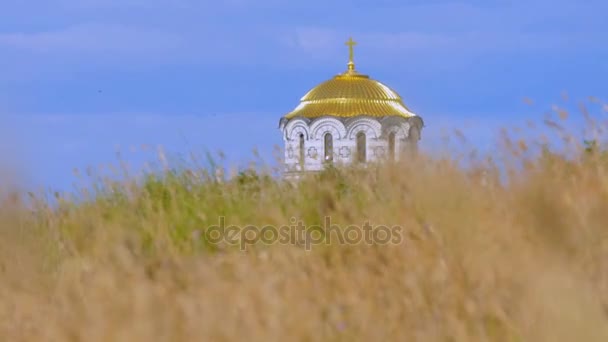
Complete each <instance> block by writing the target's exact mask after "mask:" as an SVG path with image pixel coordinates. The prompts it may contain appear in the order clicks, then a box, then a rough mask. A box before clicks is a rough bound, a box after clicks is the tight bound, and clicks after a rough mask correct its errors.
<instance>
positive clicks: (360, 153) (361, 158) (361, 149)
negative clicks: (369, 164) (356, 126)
mask: <svg viewBox="0 0 608 342" xmlns="http://www.w3.org/2000/svg"><path fill="white" fill-rule="evenodd" d="M366 150H367V146H366V141H365V133H363V132H359V133H357V162H359V163H365V161H366V157H367V156H366Z"/></svg>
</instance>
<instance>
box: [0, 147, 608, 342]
mask: <svg viewBox="0 0 608 342" xmlns="http://www.w3.org/2000/svg"><path fill="white" fill-rule="evenodd" d="M505 145H506V146H510V148H509V149H507V150H505V155H507V154H508V155H510V156H511V159H510V160H511V162H513V161H515V162H516V163H515V164H517V168H514V169H513V170H512V172H506V176H504V175H501V174H500V172H501V170H502V171H509V170H510V169H509V168H501V167H498V166H497V161H492V160H491V159H481V158H478V159H477V160H478V161H477V162H472V163H469V167H468V168H466V169H465V168H463V167H461V166H459V165H460V161H459V160H455V159H450V158H432V157H430V156H424V155H420V156H418V157H417V158H416V159H415V160H412V161H411V162H407V163H393V164H384V165H378V166H371V167H369V168H367V169H365V170H360V169H329V170H327V171H326V172H323V173H321V174H318V175H312V176H309V177H305V178H304V179H302V180H301V181H300V182H298V183H290V182H286V181H282V180H278V179H275V178H273V177H269V176H267V175H265V174H264V173H263V172H260V171H256V170H251V171H247V172H242V173H240V174H239V175H237V176H236V177H233V178H230V179H226V178H222V179H218V178H217V177H216V175H215V174H214V173H211V172H209V171H208V170H207V169H204V168H199V169H196V168H195V169H182V168H180V169H175V170H166V171H164V172H162V173H159V174H157V175H154V176H153V175H147V176H146V177H144V178H143V181H141V180H140V181H136V180H135V179H133V180H124V181H121V182H110V181H106V182H100V183H99V184H97V185H96V191H94V192H93V191H91V190H89V191H85V190H84V189H83V190H82V192H81V193H79V194H73V195H57V198H56V199H54V201H55V200H56V202H57V203H58V204H57V205H51V204H50V201H49V200H47V199H45V198H44V197H40V196H38V195H33V194H29V195H28V194H22V193H19V192H12V193H10V192H6V194H5V195H4V196H3V197H2V201H3V202H2V205H1V207H0V279H2V282H1V283H0V339H1V340H5V341H202V340H209V341H232V340H244V339H250V340H259V341H279V340H286V339H290V340H297V341H309V340H328V341H342V340H343V341H350V340H362V341H385V340H400V341H608V325H607V312H608V311H607V310H608V271H607V270H608V240H607V239H606V235H607V232H608V230H607V229H608V170H607V166H608V164H606V163H605V161H604V156H603V155H602V153H601V152H600V151H599V150H598V147H597V146H595V145H592V144H590V145H588V146H587V147H588V148H587V149H586V150H585V149H584V146H582V147H579V148H578V149H577V153H576V154H574V155H573V156H571V158H568V159H566V158H565V157H562V156H560V155H557V154H554V153H551V152H548V151H545V152H544V153H542V154H540V155H538V156H536V157H534V158H529V157H524V156H525V155H526V152H527V150H528V149H529V148H530V147H529V146H531V145H532V144H531V142H524V141H520V142H511V143H510V144H505ZM515 164H513V165H515ZM222 224H223V228H222ZM231 226H232V227H231Z"/></svg>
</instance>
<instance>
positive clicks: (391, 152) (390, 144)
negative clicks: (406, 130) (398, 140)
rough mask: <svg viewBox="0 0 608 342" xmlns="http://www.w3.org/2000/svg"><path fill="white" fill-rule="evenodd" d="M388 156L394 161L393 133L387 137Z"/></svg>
mask: <svg viewBox="0 0 608 342" xmlns="http://www.w3.org/2000/svg"><path fill="white" fill-rule="evenodd" d="M388 155H389V158H390V160H395V132H391V133H389V135H388Z"/></svg>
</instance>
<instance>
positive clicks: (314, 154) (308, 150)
mask: <svg viewBox="0 0 608 342" xmlns="http://www.w3.org/2000/svg"><path fill="white" fill-rule="evenodd" d="M355 44H356V43H355V42H354V41H353V40H352V39H349V41H348V42H347V43H346V45H348V47H349V50H350V51H349V52H350V53H349V55H350V56H349V61H348V64H347V65H348V69H347V70H346V71H345V72H343V73H341V74H338V75H336V76H334V77H333V78H331V79H329V80H327V81H325V82H323V83H321V84H319V85H318V86H316V87H314V88H313V89H311V90H310V91H309V92H308V93H307V94H306V95H304V97H302V99H301V100H300V104H299V105H298V106H297V107H296V108H295V109H294V110H293V111H291V112H290V113H288V114H286V115H285V116H283V117H282V118H281V120H280V122H279V129H280V130H281V131H282V133H283V141H284V146H285V147H284V151H285V157H284V166H285V169H284V172H285V176H286V177H292V176H297V175H298V174H299V173H300V172H306V171H313V172H314V171H320V170H322V169H323V168H324V167H325V166H326V165H327V164H328V163H329V164H331V163H335V164H350V163H367V162H374V161H382V160H390V159H392V160H399V159H400V158H404V157H405V156H407V154H408V153H412V152H415V151H416V150H417V144H418V141H419V140H420V136H421V131H422V127H423V126H424V123H423V121H422V118H420V117H419V116H418V115H416V114H414V113H412V112H411V111H410V110H409V109H408V108H407V107H406V106H405V105H404V104H403V101H402V99H401V96H399V94H398V93H397V92H395V91H394V90H392V89H391V88H389V87H388V86H386V85H384V84H382V83H380V82H379V81H377V80H374V79H372V78H370V77H369V76H368V75H364V74H361V73H359V72H357V71H356V70H355V64H354V60H353V46H354V45H355Z"/></svg>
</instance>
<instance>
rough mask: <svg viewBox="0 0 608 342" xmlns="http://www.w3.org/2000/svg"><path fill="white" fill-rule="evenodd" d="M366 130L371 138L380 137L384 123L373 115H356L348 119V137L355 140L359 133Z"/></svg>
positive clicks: (366, 133)
mask: <svg viewBox="0 0 608 342" xmlns="http://www.w3.org/2000/svg"><path fill="white" fill-rule="evenodd" d="M361 131H363V132H365V135H366V136H367V137H368V138H371V139H378V138H380V136H381V134H382V124H380V122H378V120H376V119H372V118H371V117H356V118H353V119H351V120H348V122H347V124H346V136H347V138H348V139H351V140H354V139H355V137H356V135H357V133H359V132H361Z"/></svg>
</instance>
